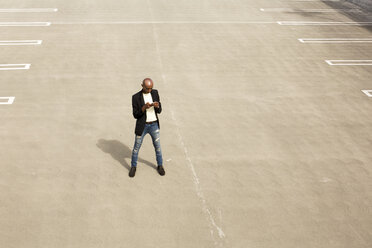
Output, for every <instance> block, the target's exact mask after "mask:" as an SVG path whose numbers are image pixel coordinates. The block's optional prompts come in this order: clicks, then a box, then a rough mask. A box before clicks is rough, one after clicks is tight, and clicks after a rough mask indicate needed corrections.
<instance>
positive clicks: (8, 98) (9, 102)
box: [0, 96, 15, 104]
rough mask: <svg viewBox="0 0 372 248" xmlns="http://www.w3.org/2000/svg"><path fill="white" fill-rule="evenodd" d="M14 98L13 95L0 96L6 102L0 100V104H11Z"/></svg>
mask: <svg viewBox="0 0 372 248" xmlns="http://www.w3.org/2000/svg"><path fill="white" fill-rule="evenodd" d="M14 99H15V97H14V96H6V97H0V100H7V101H6V102H3V101H0V104H13V102H14Z"/></svg>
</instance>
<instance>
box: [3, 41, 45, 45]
mask: <svg viewBox="0 0 372 248" xmlns="http://www.w3.org/2000/svg"><path fill="white" fill-rule="evenodd" d="M42 42H43V41H42V40H0V46H27V45H41V43H42Z"/></svg>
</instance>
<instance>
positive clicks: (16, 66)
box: [0, 64, 31, 71]
mask: <svg viewBox="0 0 372 248" xmlns="http://www.w3.org/2000/svg"><path fill="white" fill-rule="evenodd" d="M30 67H31V64H0V70H1V71H9V70H28V69H30Z"/></svg>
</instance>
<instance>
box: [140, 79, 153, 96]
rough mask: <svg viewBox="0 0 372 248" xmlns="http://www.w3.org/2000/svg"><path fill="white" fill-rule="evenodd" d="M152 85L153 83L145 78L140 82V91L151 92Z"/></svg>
mask: <svg viewBox="0 0 372 248" xmlns="http://www.w3.org/2000/svg"><path fill="white" fill-rule="evenodd" d="M153 85H154V83H153V82H152V79H151V78H145V79H144V80H143V81H142V88H143V90H142V91H143V92H144V93H150V92H151V90H152V87H153Z"/></svg>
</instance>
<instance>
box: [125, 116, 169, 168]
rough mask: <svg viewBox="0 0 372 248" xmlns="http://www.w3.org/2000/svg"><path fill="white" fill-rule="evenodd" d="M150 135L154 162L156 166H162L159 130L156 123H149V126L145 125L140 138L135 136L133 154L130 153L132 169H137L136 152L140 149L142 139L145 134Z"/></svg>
mask: <svg viewBox="0 0 372 248" xmlns="http://www.w3.org/2000/svg"><path fill="white" fill-rule="evenodd" d="M148 133H149V134H150V135H151V138H152V144H153V145H154V148H155V154H156V162H157V163H158V165H163V157H162V154H161V147H160V129H159V126H158V123H157V122H154V123H151V124H145V129H144V130H143V132H142V135H141V136H137V135H136V140H135V142H134V146H133V152H132V162H131V166H132V167H137V160H138V152H139V150H140V148H141V145H142V141H143V138H144V137H145V135H146V134H148Z"/></svg>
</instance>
